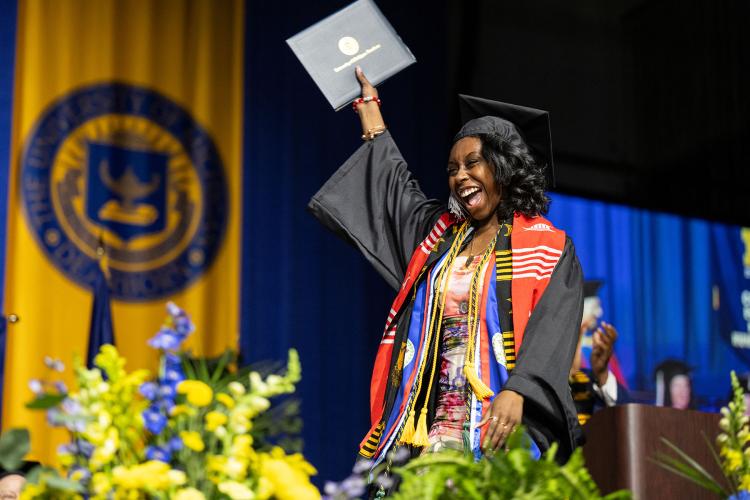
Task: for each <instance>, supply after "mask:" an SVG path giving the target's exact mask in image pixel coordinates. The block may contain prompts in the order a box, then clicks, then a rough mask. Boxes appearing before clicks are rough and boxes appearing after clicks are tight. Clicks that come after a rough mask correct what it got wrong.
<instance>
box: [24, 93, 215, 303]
mask: <svg viewBox="0 0 750 500" xmlns="http://www.w3.org/2000/svg"><path fill="white" fill-rule="evenodd" d="M21 191H22V196H23V203H24V206H25V209H26V217H27V220H28V223H29V225H30V226H31V228H32V231H33V233H34V234H35V235H36V238H37V240H38V242H39V244H40V245H41V247H42V249H43V250H44V252H45V253H46V254H47V256H48V257H49V259H50V260H51V261H52V262H53V263H54V264H55V266H56V267H57V268H58V269H60V270H61V271H62V272H64V273H65V274H66V275H67V276H69V277H70V278H71V279H73V280H74V281H76V282H77V283H79V284H80V285H82V286H86V287H89V286H91V284H92V283H93V280H94V276H95V273H96V266H97V265H98V264H97V249H98V248H99V247H100V246H103V247H104V248H105V249H106V252H107V255H108V263H109V270H110V286H111V290H112V295H113V297H115V298H117V299H119V300H124V301H144V300H153V299H158V298H161V297H165V296H167V295H171V294H173V293H174V292H177V291H179V290H181V289H183V288H184V287H185V286H187V285H188V284H190V283H191V282H192V281H193V280H195V279H196V278H197V277H199V276H200V275H201V274H202V273H203V272H204V271H205V270H206V269H207V268H208V266H209V265H210V264H211V262H212V260H213V259H214V257H215V256H216V253H217V252H218V249H219V247H220V245H221V241H222V236H223V234H224V229H225V226H226V222H227V220H226V219H227V214H228V201H227V189H226V184H225V178H224V169H223V166H222V163H221V160H220V158H219V154H218V151H217V148H216V146H215V145H214V143H213V141H212V140H211V138H210V137H209V135H208V134H207V133H206V131H205V130H203V129H202V128H201V127H200V125H199V124H197V123H196V122H195V120H194V119H193V118H192V117H191V116H190V114H189V113H188V112H187V111H185V110H184V109H183V108H181V107H180V106H179V105H177V104H176V103H174V102H172V101H170V100H169V99H168V98H166V97H165V96H163V95H161V94H159V93H157V92H154V91H153V90H149V89H147V88H143V87H138V86H134V85H127V84H123V83H105V84H100V85H93V86H89V87H85V88H81V89H78V90H76V91H74V92H72V93H70V94H68V95H66V96H65V97H63V98H62V99H60V100H58V101H57V102H55V103H54V104H52V105H51V106H50V107H49V108H48V109H47V110H46V111H45V112H44V114H43V115H42V116H41V117H40V118H39V120H38V122H37V123H36V126H35V128H34V130H33V131H32V132H31V134H30V135H29V138H28V139H27V141H26V146H25V149H24V151H23V155H22V157H21Z"/></svg>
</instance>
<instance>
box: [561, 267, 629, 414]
mask: <svg viewBox="0 0 750 500" xmlns="http://www.w3.org/2000/svg"><path fill="white" fill-rule="evenodd" d="M601 286H602V282H601V281H599V280H587V281H585V282H584V283H583V317H582V318H581V330H580V339H579V341H578V348H577V349H576V355H575V357H574V358H573V365H572V366H571V368H570V378H569V383H570V390H571V392H572V393H573V401H574V402H575V405H576V411H577V412H578V422H579V423H580V424H581V425H584V424H585V423H586V422H587V421H588V420H589V418H591V415H593V414H594V412H595V411H598V410H600V409H602V408H606V407H608V406H615V405H616V404H623V403H627V402H628V395H627V391H626V390H625V388H624V387H623V386H621V385H620V384H619V383H618V382H617V379H616V378H615V374H614V373H612V370H611V369H610V368H609V362H610V359H611V358H612V354H613V353H614V344H615V341H616V340H617V335H618V334H617V330H616V329H615V327H614V326H613V325H611V324H610V323H605V322H604V321H602V322H601V323H600V322H599V320H600V319H601V317H602V314H603V311H602V305H601V300H600V299H599V288H600V287H601ZM588 333H591V335H590V336H588V337H587V334H588ZM585 340H588V341H589V342H590V343H591V355H590V367H589V368H584V367H583V359H582V355H583V353H582V347H583V343H584V341H585Z"/></svg>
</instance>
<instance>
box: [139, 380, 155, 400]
mask: <svg viewBox="0 0 750 500" xmlns="http://www.w3.org/2000/svg"><path fill="white" fill-rule="evenodd" d="M138 392H140V393H141V396H143V397H144V398H146V399H148V400H149V401H153V400H154V399H156V396H157V394H158V392H159V386H158V385H156V383H154V382H144V383H142V384H141V386H140V387H139V388H138Z"/></svg>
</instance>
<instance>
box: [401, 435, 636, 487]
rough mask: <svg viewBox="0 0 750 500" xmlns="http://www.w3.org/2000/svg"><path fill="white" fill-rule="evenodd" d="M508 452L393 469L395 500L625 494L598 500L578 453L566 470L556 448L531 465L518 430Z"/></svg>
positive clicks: (425, 460)
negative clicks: (396, 484) (397, 479)
mask: <svg viewBox="0 0 750 500" xmlns="http://www.w3.org/2000/svg"><path fill="white" fill-rule="evenodd" d="M506 448H507V451H504V452H498V453H495V454H494V455H492V456H487V457H485V458H482V459H481V460H479V461H476V460H475V459H474V457H473V456H472V455H467V454H463V453H459V452H450V451H445V452H440V453H431V454H427V455H423V456H421V457H419V458H416V459H414V460H412V461H410V462H409V463H408V464H406V465H405V466H403V467H399V468H396V469H394V472H395V473H396V474H399V475H400V476H401V479H402V482H401V486H400V488H399V491H398V492H397V493H396V494H395V495H394V496H393V498H394V499H396V500H413V499H424V500H441V499H445V500H448V499H455V498H461V499H467V500H469V499H471V500H501V499H510V498H513V499H534V500H546V499H549V500H558V499H560V498H565V499H571V500H572V499H582V500H583V499H600V498H605V499H609V500H613V499H621V498H622V499H625V498H630V493H629V492H627V491H619V492H616V493H612V494H610V495H607V496H605V497H602V496H601V495H600V493H599V489H598V488H597V486H596V484H595V483H594V481H593V479H592V478H591V476H590V475H589V473H588V471H587V470H586V467H585V465H584V461H583V455H582V452H581V450H580V449H579V450H576V451H575V453H573V456H572V457H571V458H570V460H569V461H568V462H567V463H566V464H565V465H562V466H561V465H559V464H558V463H557V462H556V461H555V451H556V447H555V446H553V447H552V448H551V449H550V450H549V451H548V452H547V453H546V454H545V456H544V457H542V458H541V459H540V460H535V459H534V458H533V456H532V454H531V451H530V449H529V441H528V437H526V435H525V434H524V433H523V431H522V430H521V429H518V430H516V431H515V432H514V433H513V434H512V435H511V436H510V438H509V439H508V444H507V447H506Z"/></svg>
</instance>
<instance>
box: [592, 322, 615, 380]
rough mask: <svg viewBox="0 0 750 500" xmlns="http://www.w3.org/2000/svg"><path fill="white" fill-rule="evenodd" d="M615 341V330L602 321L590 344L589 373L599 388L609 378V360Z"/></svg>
mask: <svg viewBox="0 0 750 500" xmlns="http://www.w3.org/2000/svg"><path fill="white" fill-rule="evenodd" d="M615 340H617V330H615V327H614V326H612V325H610V324H609V323H605V322H604V321H602V324H601V326H599V328H597V329H596V331H595V332H594V335H593V336H592V339H591V341H592V344H591V371H592V372H594V377H595V379H596V382H597V384H599V386H600V387H601V386H603V385H604V384H605V383H606V382H607V377H608V376H609V375H608V373H609V369H608V368H607V365H608V364H609V358H611V357H612V351H613V350H614V345H615Z"/></svg>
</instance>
